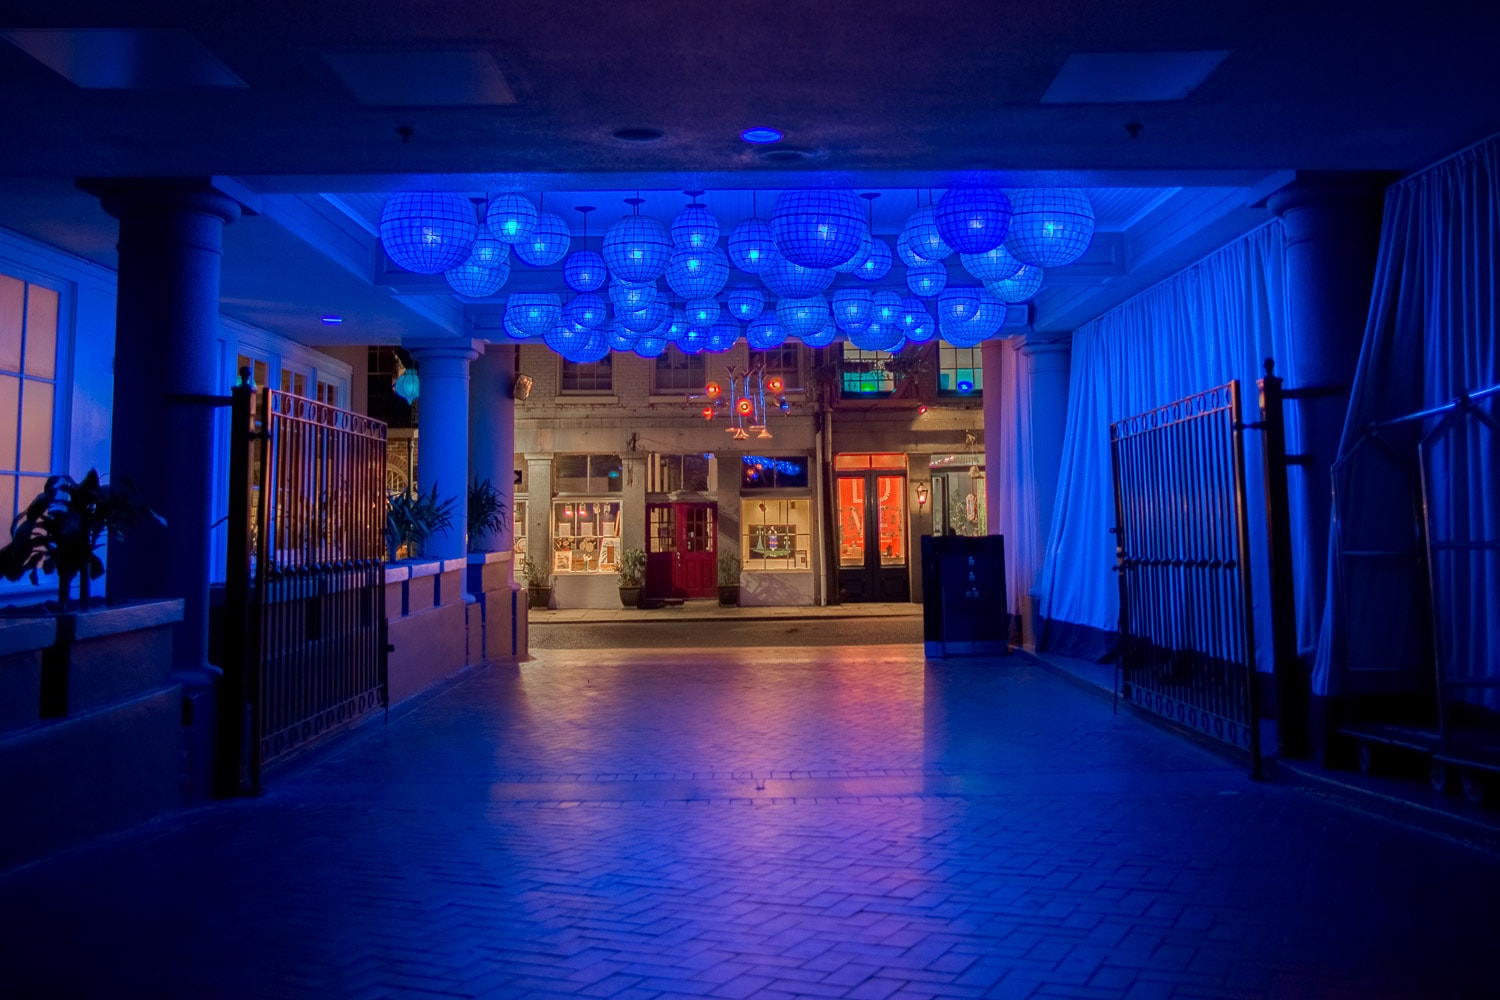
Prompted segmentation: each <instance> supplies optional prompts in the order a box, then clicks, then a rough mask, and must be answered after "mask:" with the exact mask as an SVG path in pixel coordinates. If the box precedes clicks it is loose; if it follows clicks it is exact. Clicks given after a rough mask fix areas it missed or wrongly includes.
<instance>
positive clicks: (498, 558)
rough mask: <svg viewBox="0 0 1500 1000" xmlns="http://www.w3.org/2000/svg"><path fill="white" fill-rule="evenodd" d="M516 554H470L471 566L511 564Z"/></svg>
mask: <svg viewBox="0 0 1500 1000" xmlns="http://www.w3.org/2000/svg"><path fill="white" fill-rule="evenodd" d="M514 557H515V553H514V552H470V553H469V565H470V566H488V565H489V564H490V563H499V562H511V561H512V560H513V559H514Z"/></svg>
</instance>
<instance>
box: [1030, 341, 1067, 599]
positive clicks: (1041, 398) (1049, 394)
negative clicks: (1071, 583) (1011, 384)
mask: <svg viewBox="0 0 1500 1000" xmlns="http://www.w3.org/2000/svg"><path fill="white" fill-rule="evenodd" d="M1021 354H1022V356H1023V357H1024V358H1025V359H1026V361H1027V367H1026V374H1027V376H1028V377H1029V378H1030V379H1031V467H1032V469H1033V471H1034V473H1035V475H1036V526H1037V543H1038V544H1039V545H1040V546H1042V548H1043V549H1045V548H1046V546H1047V539H1048V537H1049V536H1050V534H1051V531H1052V508H1053V506H1054V504H1055V503H1056V501H1057V480H1058V476H1059V473H1060V471H1061V469H1062V449H1063V430H1064V429H1065V428H1066V426H1067V423H1068V380H1069V378H1070V377H1071V371H1070V369H1071V367H1072V362H1073V340H1072V335H1071V334H1061V335H1058V334H1045V333H1040V334H1039V333H1028V334H1027V335H1026V336H1025V337H1024V338H1023V339H1022V341H1021ZM1037 570H1038V571H1040V570H1041V566H1040V565H1038V566H1037Z"/></svg>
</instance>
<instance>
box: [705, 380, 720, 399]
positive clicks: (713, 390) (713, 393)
mask: <svg viewBox="0 0 1500 1000" xmlns="http://www.w3.org/2000/svg"><path fill="white" fill-rule="evenodd" d="M723 391H724V389H723V388H722V387H721V386H720V385H719V383H717V382H710V383H708V385H705V386H704V387H703V394H704V395H705V396H707V397H708V398H709V399H718V398H719V393H721V392H723Z"/></svg>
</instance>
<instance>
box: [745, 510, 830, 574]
mask: <svg viewBox="0 0 1500 1000" xmlns="http://www.w3.org/2000/svg"><path fill="white" fill-rule="evenodd" d="M811 552H812V501H811V500H808V499H805V498H803V499H796V500H791V499H784V500H772V499H765V500H745V501H743V502H742V503H741V506H740V553H741V557H742V559H743V567H744V568H745V569H746V570H752V571H759V570H807V569H811V568H812V563H811V561H810V557H811Z"/></svg>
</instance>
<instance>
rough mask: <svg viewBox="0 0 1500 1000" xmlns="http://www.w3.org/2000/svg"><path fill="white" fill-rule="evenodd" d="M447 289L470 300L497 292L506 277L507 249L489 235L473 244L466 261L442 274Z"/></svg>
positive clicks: (508, 259) (507, 273) (508, 274)
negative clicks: (446, 283) (446, 282)
mask: <svg viewBox="0 0 1500 1000" xmlns="http://www.w3.org/2000/svg"><path fill="white" fill-rule="evenodd" d="M443 276H444V277H445V278H447V279H448V287H449V288H451V289H453V290H454V291H455V292H457V293H458V294H460V295H462V296H465V297H466V298H471V299H483V298H487V297H489V296H491V295H494V294H495V293H496V292H498V291H499V290H500V288H501V286H503V285H504V284H505V281H506V279H507V278H509V277H510V247H508V246H506V245H505V244H504V243H501V242H500V241H499V240H497V239H495V238H494V237H493V236H480V237H479V238H478V239H476V240H475V241H474V249H473V250H472V251H470V253H469V259H468V260H466V261H464V262H463V263H462V264H460V265H458V266H457V267H450V268H449V269H448V270H446V271H444V272H443Z"/></svg>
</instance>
